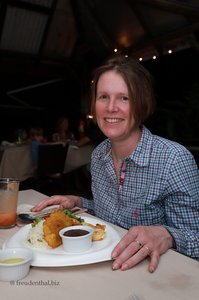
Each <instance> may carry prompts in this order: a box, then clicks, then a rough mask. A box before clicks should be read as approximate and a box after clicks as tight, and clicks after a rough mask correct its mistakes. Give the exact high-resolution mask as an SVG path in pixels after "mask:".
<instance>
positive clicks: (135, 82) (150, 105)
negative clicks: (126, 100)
mask: <svg viewBox="0 0 199 300" xmlns="http://www.w3.org/2000/svg"><path fill="white" fill-rule="evenodd" d="M110 70H114V71H116V72H118V73H119V74H120V75H121V76H122V77H123V79H124V81H125V83H126V85H127V87H128V92H129V97H130V101H131V109H132V113H133V114H134V118H135V122H136V124H138V125H140V124H141V123H143V122H144V121H145V120H146V119H147V118H148V117H149V116H150V115H152V114H153V112H154V109H155V97H154V89H153V78H152V76H151V74H150V73H149V72H148V70H146V69H145V68H144V67H143V66H142V65H141V64H140V63H139V62H137V61H136V60H134V59H133V58H130V57H125V56H123V55H115V56H113V57H111V58H109V59H108V60H106V61H105V63H104V64H103V65H101V66H100V67H99V68H97V69H96V70H95V71H94V74H93V79H92V86H91V114H92V115H93V117H94V120H96V111H95V102H96V91H97V84H98V80H99V78H100V76H101V75H102V74H103V73H105V72H107V71H110Z"/></svg>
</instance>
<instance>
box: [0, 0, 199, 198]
mask: <svg viewBox="0 0 199 300" xmlns="http://www.w3.org/2000/svg"><path fill="white" fill-rule="evenodd" d="M198 17H199V6H198V1H197V0H190V1H185V0H184V1H173V0H170V1H166V0H147V1H146V0H136V1H135V0H125V1H124V0H117V1H113V0H110V1H108V2H107V1H105V0H100V1H99V0H84V1H78V0H73V1H69V0H48V1H47V0H40V1H37V0H17V1H11V0H2V1H1V3H0V97H1V102H0V126H1V131H0V141H1V142H2V141H5V140H6V141H8V142H9V139H10V138H11V135H12V133H13V132H14V130H15V129H16V128H20V127H22V128H24V127H25V128H30V127H31V126H41V127H42V128H44V130H45V133H46V135H47V136H48V135H49V134H50V133H51V132H52V130H53V128H54V127H55V122H56V120H57V118H58V117H59V116H60V115H62V114H65V115H67V116H68V117H69V119H70V126H71V129H72V131H73V132H74V133H75V135H76V137H77V138H78V134H79V133H78V126H79V122H80V120H81V118H82V117H85V116H86V115H87V114H89V87H90V81H91V79H92V71H93V69H94V68H95V67H96V66H98V65H99V64H100V63H101V62H102V61H103V60H104V59H105V58H106V57H107V56H109V55H111V54H113V53H114V52H115V55H117V53H122V54H124V55H128V56H132V57H134V58H135V59H137V60H139V61H140V63H141V64H143V65H144V66H145V67H146V68H147V69H148V70H149V71H150V72H151V73H152V75H153V77H154V79H155V82H156V86H155V88H156V95H157V108H156V112H155V114H154V115H153V116H152V117H151V119H150V120H149V121H148V122H147V126H148V127H149V128H150V129H151V130H152V131H153V132H154V133H157V134H159V135H161V136H164V137H168V138H170V139H172V140H176V141H178V142H181V143H182V144H184V145H185V146H187V147H189V149H190V150H191V151H192V152H193V153H194V156H195V158H196V160H197V161H199V155H198V152H199V151H198V148H199V138H198V131H199V123H198V115H199V104H198V103H199V102H198V96H199V83H198V82H199V81H198V74H199V73H198V68H199V59H198V57H199V56H198V54H199V22H198ZM77 170H78V171H77ZM77 170H76V171H73V172H71V174H73V176H75V178H76V179H77V180H73V179H71V178H73V177H72V176H69V175H68V174H66V176H65V177H66V178H65V183H66V182H68V183H69V182H70V181H71V182H72V183H74V182H76V184H75V185H74V189H77V184H79V191H80V192H82V189H83V190H84V189H85V187H86V190H85V193H90V182H89V181H87V180H88V176H87V175H88V174H85V170H84V169H82V166H81V168H79V169H78V168H77ZM74 173H76V174H74ZM82 173H83V174H84V175H85V176H82ZM71 174H70V175H71ZM77 174H79V176H78V175H77ZM84 179H85V182H86V183H88V184H86V183H85V182H84ZM81 181H82V184H81ZM30 182H31V184H33V182H32V181H31V180H30V179H28V181H25V182H23V185H22V187H23V188H26V187H27V188H28V187H29V186H30V185H29V184H30ZM72 183H70V184H69V187H70V188H71V186H72ZM65 186H66V184H65ZM67 191H68V190H67ZM67 191H66V192H67ZM51 192H52V193H53V192H54V191H51ZM51 192H49V193H51Z"/></svg>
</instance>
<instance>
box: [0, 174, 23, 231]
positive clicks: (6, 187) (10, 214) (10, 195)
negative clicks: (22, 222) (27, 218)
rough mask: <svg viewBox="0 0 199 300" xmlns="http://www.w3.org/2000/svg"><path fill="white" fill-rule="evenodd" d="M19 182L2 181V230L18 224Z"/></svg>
mask: <svg viewBox="0 0 199 300" xmlns="http://www.w3.org/2000/svg"><path fill="white" fill-rule="evenodd" d="M18 192H19V181H18V180H15V179H11V178H2V179H0V228H10V227H14V226H15V224H16V215H17V201H18Z"/></svg>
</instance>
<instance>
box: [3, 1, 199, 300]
mask: <svg viewBox="0 0 199 300" xmlns="http://www.w3.org/2000/svg"><path fill="white" fill-rule="evenodd" d="M118 53H120V54H123V55H126V56H131V57H133V58H134V59H136V60H137V61H139V63H140V64H142V65H143V66H144V67H145V68H147V69H148V70H149V71H150V73H151V74H152V76H153V77H154V82H155V94H156V99H157V107H156V111H155V113H154V114H153V116H152V117H151V118H150V119H149V120H148V121H147V122H146V126H147V128H149V129H150V130H151V131H152V133H154V134H158V135H160V136H162V137H166V138H169V139H170V140H174V141H177V142H180V143H181V144H183V145H184V146H185V147H187V148H188V149H189V150H190V151H191V152H192V153H193V155H194V157H195V159H196V162H197V163H198V166H199V136H198V132H199V122H198V120H199V72H198V70H199V0H0V178H2V177H5V178H8V177H12V178H17V179H18V180H19V181H20V186H19V192H18V189H17V190H15V191H14V192H15V195H16V196H17V197H16V198H15V200H16V201H15V202H14V204H15V207H14V213H13V211H12V212H11V213H10V211H9V209H10V210H11V208H9V207H8V206H9V205H8V201H9V197H8V196H7V194H6V193H7V190H6V189H5V188H4V187H5V185H4V184H5V182H3V185H2V186H1V196H0V200H3V195H5V197H6V198H4V199H5V201H0V203H1V204H2V203H3V210H2V208H1V210H0V291H1V296H0V297H1V299H3V300H4V299H6V300H13V299H15V300H25V299H27V297H29V295H32V296H34V298H36V299H43V300H51V299H53V300H54V299H67V300H68V299H70V300H79V299H80V298H81V299H83V300H85V299H86V300H93V299H95V300H101V299H104V300H160V299H161V300H168V299H170V300H190V299H193V300H196V299H198V295H199V285H198V282H199V261H198V258H199V247H198V241H199V235H198V228H199V225H198V220H199V218H198V210H197V208H198V207H197V205H198V195H199V191H198V169H197V165H196V164H195V163H193V160H192V157H191V156H189V155H187V151H184V148H183V151H181V150H178V149H177V147H176V146H174V144H173V143H172V145H173V146H171V147H170V146H169V147H167V145H166V147H164V148H161V146H160V145H162V144H164V145H165V142H159V141H163V139H159V141H158V142H156V144H158V146H155V151H152V152H153V156H154V158H153V159H152V160H151V162H150V161H149V163H148V162H147V160H148V154H146V155H144V154H142V155H137V157H136V155H135V156H134V157H135V158H136V159H135V160H134V161H133V163H134V166H133V168H126V162H125V161H127V159H128V160H129V157H128V158H127V159H125V160H124V161H122V164H121V170H120V171H121V172H120V173H121V174H120V176H121V177H119V172H118V178H116V176H115V175H116V174H114V168H112V167H113V164H114V163H115V162H112V159H111V160H110V161H111V162H109V157H110V156H111V155H109V156H108V155H107V156H106V158H107V157H108V159H107V161H108V163H107V166H108V167H107V169H106V170H108V171H109V177H105V176H104V174H105V172H104V171H103V167H104V165H105V163H104V162H103V164H102V163H101V162H98V161H97V158H95V161H97V163H98V166H97V167H96V169H95V171H97V172H96V174H95V183H96V182H97V184H95V186H94V188H95V200H94V201H92V200H91V201H89V199H91V198H92V191H91V177H90V161H91V154H92V151H93V149H94V147H95V146H96V144H95V145H94V144H92V143H90V142H89V143H87V144H86V143H85V144H84V145H82V146H77V145H78V142H79V139H80V137H83V138H84V137H85V131H84V125H85V123H86V122H90V121H91V120H92V116H91V115H90V107H89V103H90V99H89V90H90V84H91V81H92V71H93V70H94V69H95V68H96V67H97V66H99V65H100V64H101V62H102V61H103V60H104V59H106V58H107V57H108V56H109V55H113V54H114V55H117V54H118ZM125 104H126V103H125ZM60 116H61V117H62V116H66V117H67V118H68V120H69V124H70V130H71V132H72V133H73V135H74V137H73V138H70V139H68V138H67V139H66V138H65V139H63V140H59V141H58V142H51V140H50V137H51V136H52V133H54V130H55V128H56V123H57V120H58V119H59V117H60ZM82 128H83V129H82ZM24 129H25V130H28V132H29V129H38V130H39V131H41V132H42V130H43V133H44V135H40V138H41V136H42V139H43V140H44V141H45V142H43V143H41V144H38V143H34V144H35V145H36V146H37V148H36V149H37V150H38V152H37V153H38V157H36V158H37V159H36V160H35V161H33V155H32V153H33V152H32V144H33V143H32V141H31V142H30V141H29V139H27V142H25V141H24V140H25V139H24V140H23V137H22V136H23V134H22V133H23V132H24V131H23V130H24ZM41 129H42V130H41ZM13 134H14V136H15V138H13ZM43 140H42V141H43ZM154 140H155V139H154ZM157 140H158V139H156V141H157ZM145 141H146V142H144V143H143V144H145V145H146V146H147V147H148V140H145ZM34 142H38V140H36V139H35V140H34ZM136 143H137V142H136ZM125 145H126V144H125ZM145 145H144V147H145ZM170 145H171V144H170ZM175 145H176V144H175ZM122 146H123V144H122ZM152 147H153V146H152ZM172 147H173V149H174V148H176V149H174V151H173V150H172ZM104 148H105V147H104ZM123 148H124V147H123ZM140 148H141V147H140ZM140 148H139V149H140ZM165 148H167V149H166V150H165ZM180 148H181V147H180ZM120 149H121V147H120ZM148 149H149V148H148ZM156 149H157V151H156ZM160 149H161V150H160ZM162 149H163V150H162ZM181 149H182V148H181ZM125 150H126V149H125ZM167 150H168V151H169V152H168V151H167ZM45 151H47V152H45ZM143 151H144V150H143ZM140 152H141V151H140ZM140 152H139V150H138V151H137V152H136V153H140ZM172 152H173V153H172ZM141 153H146V152H141ZM147 153H148V150H147ZM179 153H180V155H178V154H179ZM156 155H157V156H156ZM138 156H139V157H138ZM177 156H178V157H177ZM52 157H53V158H52ZM112 157H114V151H113V152H112ZM186 157H187V158H186ZM116 158H117V155H116ZM166 160H167V161H168V162H169V163H168V164H167V161H166ZM171 161H172V163H171ZM173 161H174V163H173ZM190 161H191V162H192V166H191V163H189V162H190ZM35 162H36V164H35ZM137 162H138V164H137ZM165 162H166V163H165ZM176 162H177V163H176ZM178 162H179V163H178ZM97 163H96V164H97ZM100 164H101V165H100ZM111 164H112V165H111ZM139 164H140V166H141V167H139ZM146 164H149V168H148V166H146ZM171 164H173V166H174V167H173V166H171ZM165 165H166V167H165ZM100 166H102V167H100ZM118 166H119V163H118ZM127 166H130V163H129V164H127ZM170 166H171V167H170ZM182 166H183V167H182ZM145 167H146V168H145ZM115 168H116V166H115ZM112 169H113V170H112ZM129 170H132V171H129ZM147 170H148V171H147ZM140 171H141V172H140ZM164 171H166V172H164ZM115 173H116V172H115ZM125 174H126V177H125ZM131 174H133V176H131ZM134 174H136V176H134ZM97 177H98V178H97ZM124 177H125V180H124ZM96 178H97V180H96ZM165 178H166V180H165ZM170 178H171V180H170ZM106 179H107V180H106ZM151 179H152V180H151ZM102 180H103V181H102ZM111 180H112V182H113V185H112V183H111V184H110V182H111ZM133 180H134V181H133ZM4 181H5V180H4ZM131 181H132V184H131ZM16 184H18V181H17V182H15V185H16ZM109 185H110V187H109ZM7 186H8V187H9V188H10V189H9V190H8V192H12V193H13V182H12V181H11V182H10V180H6V187H7ZM165 186H166V188H165ZM179 186H181V187H180V188H178V187H179ZM17 187H18V185H17ZM97 189H98V193H96V190H97ZM93 191H94V189H93ZM4 192H5V193H4ZM62 194H63V195H64V194H70V195H79V196H85V197H86V198H87V199H81V200H80V199H79V197H77V198H74V196H73V197H68V199H70V201H71V202H70V204H71V205H70V206H68V207H69V208H70V209H63V207H62V206H61V205H60V206H58V205H55V204H63V203H65V204H66V202H62V200H64V199H65V198H67V197H60V196H57V197H53V195H62ZM48 196H50V197H48ZM51 196H52V197H51ZM46 198H47V199H46ZM13 199H14V198H13V194H11V197H10V200H12V202H13ZM60 199H61V200H60ZM74 199H78V200H77V201H76V200H74ZM45 200H47V202H45ZM73 201H75V202H73ZM81 201H82V202H81ZM10 202H11V201H10ZM16 202H18V203H17V205H16ZM38 203H40V204H39V206H38ZM41 203H43V205H42V204H41ZM45 203H47V207H45V208H44V206H45ZM72 203H74V204H75V206H74V207H73V208H71V207H72ZM67 204H69V202H68V203H67ZM92 204H93V207H92ZM51 205H52V206H51ZM35 206H37V208H38V207H40V209H38V211H37V212H34V209H32V208H33V207H35ZM78 206H83V208H82V207H78ZM64 208H65V207H64ZM96 208H97V210H98V211H97V210H96ZM57 209H58V211H57ZM43 213H44V214H43ZM63 214H64V217H63ZM10 215H11V217H12V223H11V222H10ZM60 215H61V217H60ZM57 216H58V217H57ZM13 217H14V218H13ZM30 219H31V221H30ZM68 219H69V221H68ZM77 221H78V222H77ZM68 222H69V223H68ZM75 224H81V225H80V226H82V225H85V227H86V228H87V229H88V227H89V232H84V233H85V236H83V241H85V239H84V238H86V240H87V238H88V237H89V240H88V241H89V247H90V248H86V250H85V248H84V249H83V250H82V248H81V246H82V243H81V241H82V236H76V237H74V236H73V237H69V238H70V242H71V241H72V242H73V241H78V239H79V241H80V243H79V244H78V246H77V245H76V246H75V250H74V248H73V249H72V251H68V250H67V249H66V248H64V247H63V245H64V244H65V247H66V246H67V242H66V241H67V238H68V237H67V236H66V235H67V234H66V231H65V230H67V229H68V228H69V227H70V226H71V225H72V226H73V228H74V225H75ZM66 227H67V229H66ZM73 228H72V229H73ZM60 229H61V231H60ZM63 229H64V233H65V234H64V235H63V232H62V230H63ZM69 229H71V228H69ZM78 229H80V228H78ZM91 229H92V230H91ZM128 229H129V230H128ZM73 230H74V229H73ZM73 230H72V231H73ZM93 230H94V233H96V235H97V236H98V240H97V239H96V240H94V239H93V236H94V235H92V237H91V234H90V231H93ZM60 232H62V235H60ZM99 233H100V235H99ZM73 234H74V231H73ZM91 239H92V240H91ZM121 240H122V242H121V243H119V242H120V241H121ZM52 241H55V242H56V244H55V245H52V243H49V242H52ZM176 241H177V242H176ZM83 245H84V244H83ZM86 245H87V244H86ZM4 250H5V251H4ZM123 250H124V251H123ZM120 251H121V252H120ZM25 253H29V255H28V254H26V255H25ZM120 261H121V263H122V261H123V264H122V265H121V263H120ZM118 263H119V265H118ZM24 270H25V273H24Z"/></svg>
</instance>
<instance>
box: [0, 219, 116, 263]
mask: <svg viewBox="0 0 199 300" xmlns="http://www.w3.org/2000/svg"><path fill="white" fill-rule="evenodd" d="M82 218H83V219H84V220H85V222H87V223H91V224H93V225H96V224H97V223H99V224H103V225H106V236H105V238H104V239H103V240H102V241H95V242H93V245H92V247H91V249H89V250H88V251H85V252H82V253H81V254H80V253H77V254H76V253H75V254H72V253H67V252H64V250H63V246H62V245H60V246H59V247H57V248H55V249H36V248H35V249H33V248H31V249H32V250H33V252H34V258H33V261H32V263H31V265H32V266H36V267H61V266H76V265H85V264H91V263H96V262H101V261H107V260H110V259H111V251H112V250H113V248H114V247H115V245H116V244H117V243H118V242H119V240H120V238H121V237H120V235H119V233H118V232H117V231H116V230H115V229H114V228H113V227H112V226H111V225H109V224H108V223H106V222H104V221H102V220H99V219H96V218H92V217H82ZM30 228H31V224H29V225H26V226H24V227H22V228H21V229H20V230H19V231H17V232H16V233H15V234H14V235H13V236H12V237H11V238H10V239H8V240H7V241H6V242H5V243H4V245H3V248H12V247H26V248H28V246H27V244H26V238H27V235H28V232H29V230H30Z"/></svg>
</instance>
